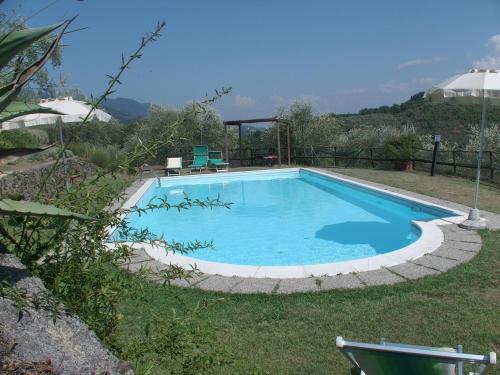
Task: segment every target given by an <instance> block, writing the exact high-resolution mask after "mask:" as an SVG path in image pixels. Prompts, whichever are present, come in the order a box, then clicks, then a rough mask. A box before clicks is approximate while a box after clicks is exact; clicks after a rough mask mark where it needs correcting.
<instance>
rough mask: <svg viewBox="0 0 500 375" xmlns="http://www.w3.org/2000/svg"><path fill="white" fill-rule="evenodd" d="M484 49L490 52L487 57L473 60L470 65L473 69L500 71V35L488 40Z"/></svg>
mask: <svg viewBox="0 0 500 375" xmlns="http://www.w3.org/2000/svg"><path fill="white" fill-rule="evenodd" d="M486 47H487V48H488V50H489V51H490V54H489V56H485V57H483V58H481V59H477V60H474V61H473V62H472V65H474V67H475V68H484V69H500V34H499V35H493V36H492V37H491V38H490V39H488V42H487V43H486Z"/></svg>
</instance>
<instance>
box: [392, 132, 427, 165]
mask: <svg viewBox="0 0 500 375" xmlns="http://www.w3.org/2000/svg"><path fill="white" fill-rule="evenodd" d="M421 148H422V141H421V140H420V137H419V136H418V135H417V134H416V133H413V132H411V133H403V134H399V135H396V136H393V137H391V138H389V139H388V140H387V141H386V142H385V145H384V151H385V154H386V155H387V156H388V157H389V158H390V159H392V160H393V161H394V169H396V170H399V171H411V170H413V164H414V163H413V161H414V159H415V157H416V154H417V152H418V150H420V149H421Z"/></svg>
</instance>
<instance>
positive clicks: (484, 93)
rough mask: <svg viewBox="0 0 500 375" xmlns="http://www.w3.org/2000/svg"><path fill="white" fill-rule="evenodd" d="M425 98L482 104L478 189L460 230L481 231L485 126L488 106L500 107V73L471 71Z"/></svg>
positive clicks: (484, 70) (456, 77) (479, 70)
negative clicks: (480, 209)
mask: <svg viewBox="0 0 500 375" xmlns="http://www.w3.org/2000/svg"><path fill="white" fill-rule="evenodd" d="M426 97H427V98H429V99H430V100H431V101H445V100H450V99H454V100H457V101H459V102H463V103H480V104H482V106H483V110H482V115H481V127H480V135H479V150H478V154H477V167H476V187H475V190H474V198H473V202H472V208H471V209H470V211H469V217H468V219H467V220H466V221H464V222H463V223H462V224H461V226H462V227H464V228H468V229H479V228H484V227H485V226H486V220H485V219H483V218H481V217H480V215H479V210H478V208H477V200H478V195H479V181H480V177H481V159H482V155H483V145H484V122H485V115H486V104H487V103H490V104H500V73H499V72H498V71H496V70H492V69H472V70H471V71H470V72H469V73H465V74H459V75H456V76H453V77H451V78H450V79H448V80H446V81H444V82H443V83H440V84H439V85H436V86H434V87H433V88H432V89H431V90H430V91H429V92H428V93H426Z"/></svg>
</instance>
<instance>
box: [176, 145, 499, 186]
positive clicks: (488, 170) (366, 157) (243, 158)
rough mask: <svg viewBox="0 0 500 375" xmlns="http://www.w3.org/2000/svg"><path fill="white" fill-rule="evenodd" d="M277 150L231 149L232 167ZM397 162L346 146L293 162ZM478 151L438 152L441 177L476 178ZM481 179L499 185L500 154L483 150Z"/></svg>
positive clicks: (426, 164)
mask: <svg viewBox="0 0 500 375" xmlns="http://www.w3.org/2000/svg"><path fill="white" fill-rule="evenodd" d="M276 154H277V152H276V149H272V148H271V149H257V148H242V149H241V152H240V149H239V148H234V149H230V150H229V160H230V163H231V166H233V167H237V166H266V165H269V164H270V163H272V161H266V159H264V157H265V156H268V155H276ZM281 155H283V160H282V164H283V165H286V162H287V161H286V157H285V155H286V150H285V149H283V150H282V153H281ZM171 156H182V158H183V160H184V161H188V160H190V159H192V150H191V149H186V150H182V151H181V152H178V153H176V155H171ZM395 161H396V159H392V158H388V157H387V156H386V155H385V153H384V149H382V148H368V149H364V150H353V149H351V148H347V147H313V148H309V149H305V150H298V149H294V150H292V163H293V164H295V165H305V166H314V167H321V168H349V167H356V168H380V169H392V168H393V164H394V162H395ZM412 161H413V163H414V165H415V166H416V168H417V169H419V170H429V171H430V168H431V164H432V150H420V151H419V152H418V153H417V155H416V157H415V159H414V160H412ZM476 163H477V152H476V151H468V150H454V151H445V150H443V151H439V153H438V158H437V173H438V174H454V175H457V176H464V177H474V175H475V169H476ZM481 166H482V178H484V179H489V180H491V181H495V182H500V153H497V152H493V151H489V150H487V151H484V152H483V159H482V165H481Z"/></svg>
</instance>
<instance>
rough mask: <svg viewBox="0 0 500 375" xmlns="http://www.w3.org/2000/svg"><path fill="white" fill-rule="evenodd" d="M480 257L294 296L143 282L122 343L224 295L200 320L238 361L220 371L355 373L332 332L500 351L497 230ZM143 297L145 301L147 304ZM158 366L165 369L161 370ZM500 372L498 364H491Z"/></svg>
mask: <svg viewBox="0 0 500 375" xmlns="http://www.w3.org/2000/svg"><path fill="white" fill-rule="evenodd" d="M481 237H482V239H483V241H484V244H483V248H482V250H481V252H480V253H479V255H478V256H476V258H474V259H473V260H472V261H471V262H469V263H467V264H463V265H461V266H459V267H457V268H455V269H453V270H451V271H449V272H447V273H444V274H441V275H439V276H433V277H427V278H424V279H420V280H416V281H412V282H405V283H401V284H396V285H393V286H380V287H371V288H366V289H356V290H338V291H326V292H321V293H309V294H295V295H226V294H221V293H213V292H204V291H201V290H198V289H182V288H176V287H162V286H160V285H157V284H154V283H147V284H144V285H143V286H142V287H143V290H142V293H143V297H144V299H143V301H142V302H139V303H138V302H137V301H136V300H134V299H124V300H123V303H122V304H121V305H120V306H119V309H120V312H121V313H122V314H123V316H124V318H123V320H121V322H120V325H119V327H118V330H117V336H116V342H120V341H122V342H126V341H127V340H129V339H130V338H131V337H133V336H137V335H143V332H144V326H145V322H147V321H149V320H151V319H153V318H154V317H158V316H160V317H167V316H170V315H171V314H172V309H176V311H177V313H178V314H183V312H185V311H187V310H189V309H190V308H191V307H193V306H194V305H195V304H196V303H197V302H198V301H205V300H212V301H214V300H217V299H218V298H223V301H219V302H216V303H214V304H213V305H211V306H210V307H208V308H207V309H205V310H203V311H201V312H200V313H199V315H197V317H196V318H195V322H194V323H195V324H198V325H200V326H211V327H215V328H216V330H217V335H218V341H219V342H220V343H221V345H224V346H226V347H227V348H228V349H229V350H230V351H231V352H232V353H233V354H234V362H233V364H232V365H230V366H229V367H227V368H224V369H223V370H221V371H220V372H218V373H221V374H239V373H249V372H252V371H255V370H256V369H257V370H260V371H261V372H263V373H269V374H349V367H350V366H349V364H348V362H347V360H346V359H345V358H344V357H343V356H342V355H341V354H340V353H339V352H338V351H337V350H336V349H335V337H336V336H337V335H342V336H344V337H345V338H347V339H351V340H360V341H376V340H378V339H379V338H380V337H382V336H383V337H385V338H386V339H387V340H388V341H392V342H405V343H411V344H420V345H432V346H455V345H457V344H463V345H464V350H465V351H467V352H474V353H486V352H488V351H490V350H495V351H497V352H500V319H499V311H500V272H499V271H498V270H499V269H500V254H499V250H500V249H499V243H500V232H492V231H483V232H482V233H481ZM144 301H147V303H145V302H144ZM152 373H154V374H166V373H168V369H165V368H155V369H153V371H152ZM492 373H494V374H500V369H499V368H498V367H497V368H495V369H494V371H492Z"/></svg>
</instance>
